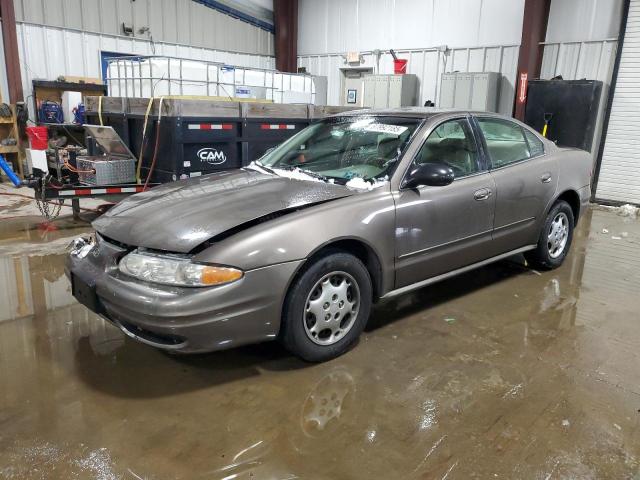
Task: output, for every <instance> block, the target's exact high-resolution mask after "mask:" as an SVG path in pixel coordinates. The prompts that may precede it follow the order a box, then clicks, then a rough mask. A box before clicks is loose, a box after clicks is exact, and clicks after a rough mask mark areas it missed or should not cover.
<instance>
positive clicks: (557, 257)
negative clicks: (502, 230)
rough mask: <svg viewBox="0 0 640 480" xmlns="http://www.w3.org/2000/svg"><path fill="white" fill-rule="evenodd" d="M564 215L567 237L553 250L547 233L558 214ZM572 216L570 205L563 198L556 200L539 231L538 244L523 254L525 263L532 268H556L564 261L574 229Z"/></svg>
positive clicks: (549, 231)
mask: <svg viewBox="0 0 640 480" xmlns="http://www.w3.org/2000/svg"><path fill="white" fill-rule="evenodd" d="M561 215H564V217H565V218H566V220H567V223H568V225H567V229H568V231H567V239H566V243H565V244H564V247H563V248H562V250H561V251H560V252H558V251H556V250H554V248H555V247H554V246H553V244H550V241H549V234H550V233H551V230H552V225H553V222H554V220H555V219H557V218H558V216H561ZM574 222H575V220H574V217H573V210H572V209H571V206H570V205H569V204H568V203H567V202H565V201H564V200H559V201H558V202H556V203H555V204H554V205H553V207H551V210H549V213H548V214H547V218H546V219H545V221H544V224H543V226H542V230H541V231H540V238H539V239H538V245H537V247H536V249H535V250H531V251H529V252H526V253H525V254H524V256H525V258H526V260H527V263H528V264H529V265H530V266H532V267H533V268H537V269H540V270H553V269H554V268H558V267H559V266H560V265H562V262H564V259H565V257H566V256H567V254H568V253H569V249H570V248H571V241H572V240H573V229H574V226H575V225H574Z"/></svg>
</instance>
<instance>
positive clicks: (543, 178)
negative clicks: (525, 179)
mask: <svg viewBox="0 0 640 480" xmlns="http://www.w3.org/2000/svg"><path fill="white" fill-rule="evenodd" d="M540 181H541V182H542V183H549V182H550V181H551V174H550V173H548V172H547V173H543V174H542V176H541V177H540Z"/></svg>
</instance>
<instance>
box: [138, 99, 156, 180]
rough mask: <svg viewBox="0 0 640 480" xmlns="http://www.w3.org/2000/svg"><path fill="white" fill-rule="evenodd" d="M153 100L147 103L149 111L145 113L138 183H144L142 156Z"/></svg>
mask: <svg viewBox="0 0 640 480" xmlns="http://www.w3.org/2000/svg"><path fill="white" fill-rule="evenodd" d="M153 100H154V97H151V98H150V99H149V103H147V110H146V112H145V113H144V124H143V125H142V141H141V143H140V155H139V156H138V168H137V169H136V181H137V182H138V183H142V179H141V178H140V170H141V169H142V155H143V154H144V138H145V136H146V134H147V123H148V122H149V112H151V107H152V105H153Z"/></svg>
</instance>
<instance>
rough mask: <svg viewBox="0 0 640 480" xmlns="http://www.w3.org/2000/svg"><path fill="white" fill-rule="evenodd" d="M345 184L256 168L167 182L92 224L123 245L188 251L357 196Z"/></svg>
mask: <svg viewBox="0 0 640 480" xmlns="http://www.w3.org/2000/svg"><path fill="white" fill-rule="evenodd" d="M353 194H354V192H353V191H352V190H350V189H348V188H346V187H344V186H341V185H333V184H328V183H325V182H322V181H314V180H299V179H288V178H282V177H278V176H276V175H270V174H267V173H261V172H258V171H254V170H251V169H240V170H231V171H224V172H219V173H214V174H211V175H206V176H203V177H195V178H191V179H188V180H181V181H178V182H173V183H168V184H165V185H161V186H158V187H156V188H153V189H152V190H148V191H146V192H142V193H139V194H137V195H133V196H131V197H128V198H126V199H125V200H123V201H122V202H120V203H118V204H117V205H116V206H114V207H113V208H111V209H110V210H109V211H108V212H107V213H106V214H104V215H103V216H101V217H99V218H98V219H97V220H95V221H94V222H93V227H94V228H95V229H96V231H98V232H99V233H100V234H101V235H104V236H106V237H108V238H110V239H113V240H116V241H118V242H121V243H124V244H127V245H132V246H138V247H146V248H151V249H157V250H164V251H170V252H178V253H187V252H189V251H191V250H192V249H194V248H195V247H197V246H198V245H200V244H201V243H203V242H204V241H206V240H208V239H210V238H211V237H214V236H216V235H218V234H220V233H223V232H225V231H227V230H229V229H231V228H234V227H237V226H239V225H242V224H244V223H246V222H250V221H252V220H255V219H258V218H260V217H264V216H265V215H269V214H273V213H276V212H281V211H283V210H289V209H295V208H300V207H304V206H310V205H314V204H317V203H322V202H326V201H329V200H333V199H337V198H342V197H346V196H349V195H353Z"/></svg>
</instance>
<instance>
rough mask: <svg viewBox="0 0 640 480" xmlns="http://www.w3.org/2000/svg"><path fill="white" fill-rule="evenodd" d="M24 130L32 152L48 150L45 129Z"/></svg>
mask: <svg viewBox="0 0 640 480" xmlns="http://www.w3.org/2000/svg"><path fill="white" fill-rule="evenodd" d="M26 130H27V135H28V136H29V143H30V145H31V149H32V150H46V149H47V148H49V132H48V131H47V127H27V128H26Z"/></svg>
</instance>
